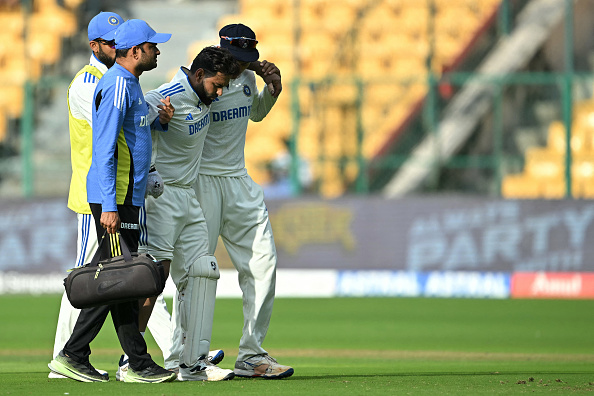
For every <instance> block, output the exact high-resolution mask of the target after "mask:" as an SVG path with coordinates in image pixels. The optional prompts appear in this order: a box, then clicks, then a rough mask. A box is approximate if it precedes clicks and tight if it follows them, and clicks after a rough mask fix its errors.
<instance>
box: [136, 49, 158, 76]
mask: <svg viewBox="0 0 594 396" xmlns="http://www.w3.org/2000/svg"><path fill="white" fill-rule="evenodd" d="M156 67H157V58H156V57H155V58H151V57H149V56H148V54H147V53H146V52H144V51H142V58H141V62H140V63H139V64H138V67H137V70H140V71H143V72H145V71H149V70H153V69H154V68H156Z"/></svg>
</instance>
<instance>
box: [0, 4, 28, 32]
mask: <svg viewBox="0 0 594 396" xmlns="http://www.w3.org/2000/svg"><path fill="white" fill-rule="evenodd" d="M0 25H1V26H2V27H3V29H5V32H6V33H11V34H12V35H13V36H17V37H19V38H22V37H23V30H24V29H25V13H24V12H23V11H22V10H13V11H2V12H0Z"/></svg>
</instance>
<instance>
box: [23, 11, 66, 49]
mask: <svg viewBox="0 0 594 396" xmlns="http://www.w3.org/2000/svg"><path fill="white" fill-rule="evenodd" d="M28 26H29V33H30V34H34V33H32V32H39V31H42V32H44V33H45V34H46V35H59V36H62V37H66V36H70V35H72V34H74V33H75V32H76V31H77V29H78V26H77V21H76V16H75V15H74V14H73V13H71V12H70V11H68V10H65V9H62V8H56V7H50V8H47V9H44V10H43V11H42V12H41V11H40V12H35V13H33V14H31V15H30V17H29V23H28ZM52 51H53V50H52ZM48 52H50V51H48Z"/></svg>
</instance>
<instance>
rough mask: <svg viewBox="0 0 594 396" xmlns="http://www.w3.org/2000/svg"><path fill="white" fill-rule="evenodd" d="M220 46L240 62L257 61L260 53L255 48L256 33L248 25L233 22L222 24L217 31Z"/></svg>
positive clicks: (256, 42)
mask: <svg viewBox="0 0 594 396" xmlns="http://www.w3.org/2000/svg"><path fill="white" fill-rule="evenodd" d="M219 37H220V38H221V48H226V49H228V50H229V52H231V55H233V57H234V58H235V59H237V60H238V61H240V62H253V61H257V60H258V58H259V57H260V53H259V52H258V50H257V49H256V44H258V41H257V40H256V33H254V31H253V30H252V29H250V28H249V27H247V26H245V25H243V24H241V23H234V24H231V25H227V26H224V27H223V28H222V29H221V30H220V31H219Z"/></svg>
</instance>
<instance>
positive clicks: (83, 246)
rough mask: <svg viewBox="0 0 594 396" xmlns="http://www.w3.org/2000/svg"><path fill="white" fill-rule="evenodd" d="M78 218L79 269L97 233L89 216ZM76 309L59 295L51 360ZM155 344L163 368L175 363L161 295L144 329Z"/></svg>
mask: <svg viewBox="0 0 594 396" xmlns="http://www.w3.org/2000/svg"><path fill="white" fill-rule="evenodd" d="M77 218H78V233H77V234H78V235H77V238H76V239H77V241H76V267H80V266H82V265H84V264H86V263H88V262H90V261H91V258H92V257H93V255H94V254H95V251H96V250H97V231H96V229H95V221H94V220H93V215H91V214H81V213H78V214H77ZM79 314H80V309H76V308H74V307H73V306H72V305H71V304H70V301H69V300H68V297H67V296H66V292H64V294H63V295H62V301H61V302H60V313H59V314H58V324H57V326H56V337H55V339H54V351H53V355H52V357H55V356H57V355H58V353H60V351H61V350H62V348H63V347H64V345H65V344H66V341H68V339H69V338H70V335H71V334H72V329H74V325H75V324H76V320H77V319H78V315H79ZM147 327H148V329H149V331H150V332H151V334H152V336H153V338H154V339H155V342H156V343H157V345H158V346H159V348H160V349H161V351H163V358H164V360H165V364H166V365H167V363H168V362H171V361H173V362H177V358H176V357H175V356H172V353H171V345H172V335H171V334H172V331H173V329H172V324H171V315H170V314H169V311H168V310H167V305H166V303H165V300H164V299H163V295H160V296H159V297H158V298H157V302H156V303H155V307H154V308H153V312H152V314H151V317H150V319H149V322H148V325H147Z"/></svg>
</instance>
